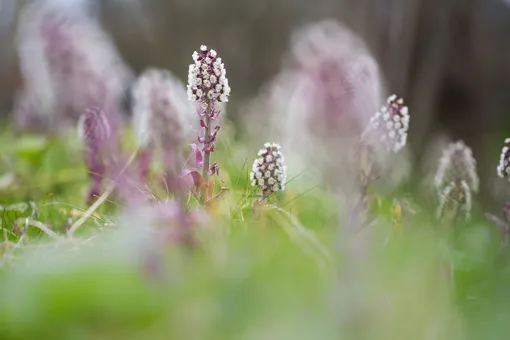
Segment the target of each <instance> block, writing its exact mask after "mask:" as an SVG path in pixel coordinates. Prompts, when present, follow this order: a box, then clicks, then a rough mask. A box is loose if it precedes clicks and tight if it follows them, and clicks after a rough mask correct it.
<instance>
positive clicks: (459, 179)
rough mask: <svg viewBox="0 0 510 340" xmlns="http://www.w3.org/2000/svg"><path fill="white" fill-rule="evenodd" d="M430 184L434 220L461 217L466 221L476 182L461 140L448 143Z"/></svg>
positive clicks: (468, 151) (473, 166)
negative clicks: (432, 186)
mask: <svg viewBox="0 0 510 340" xmlns="http://www.w3.org/2000/svg"><path fill="white" fill-rule="evenodd" d="M434 182H435V187H436V190H437V193H438V196H439V206H438V210H437V217H438V218H439V219H447V220H451V221H455V220H457V219H458V216H459V215H461V216H462V217H463V218H464V220H469V219H470V217H471V206H472V194H473V193H477V192H478V188H479V183H480V181H479V179H478V174H477V172H476V160H475V158H474V157H473V153H472V151H471V148H469V147H468V146H466V145H465V144H464V142H462V141H458V142H456V143H450V145H449V146H448V147H447V148H446V149H445V150H443V156H442V157H441V159H440V160H439V167H438V169H437V173H436V177H435V180H434Z"/></svg>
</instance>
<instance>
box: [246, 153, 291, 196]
mask: <svg viewBox="0 0 510 340" xmlns="http://www.w3.org/2000/svg"><path fill="white" fill-rule="evenodd" d="M280 148H281V147H280V145H278V144H276V143H265V144H264V148H262V149H260V150H259V152H258V156H259V158H257V159H255V161H254V162H253V167H252V171H251V172H250V180H251V185H252V186H254V187H258V188H260V189H261V190H262V199H263V200H265V199H267V198H268V197H269V196H271V195H272V194H274V193H276V192H278V191H280V190H282V191H283V190H285V181H286V180H287V168H286V166H285V159H284V157H283V154H282V153H281V151H280Z"/></svg>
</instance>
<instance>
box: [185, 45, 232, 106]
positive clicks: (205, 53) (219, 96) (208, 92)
mask: <svg viewBox="0 0 510 340" xmlns="http://www.w3.org/2000/svg"><path fill="white" fill-rule="evenodd" d="M193 60H194V61H195V63H194V64H191V65H189V73H188V99H189V101H191V102H197V101H198V102H200V103H201V104H202V108H203V109H204V110H206V109H207V108H208V106H209V103H211V102H222V103H225V102H228V97H229V95H230V86H229V85H228V79H227V77H226V70H225V66H224V65H223V63H222V61H221V58H219V57H218V55H217V53H216V51H215V50H212V49H211V50H209V49H208V48H207V46H205V45H202V46H201V47H200V51H199V52H196V51H195V53H193Z"/></svg>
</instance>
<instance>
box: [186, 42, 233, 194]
mask: <svg viewBox="0 0 510 340" xmlns="http://www.w3.org/2000/svg"><path fill="white" fill-rule="evenodd" d="M193 60H194V62H195V63H194V64H191V65H190V66H189V74H188V100H189V101H190V102H196V103H197V113H198V115H199V117H200V127H201V128H202V129H203V135H200V134H199V135H198V144H199V145H202V146H201V147H199V146H197V145H196V144H192V145H191V147H192V148H193V150H194V152H195V155H196V164H197V167H199V168H201V175H200V176H201V180H200V181H199V183H196V182H197V181H195V183H196V184H198V185H200V186H201V189H202V190H201V201H202V203H205V202H206V201H207V200H209V198H210V190H211V189H212V187H211V185H210V183H209V176H211V175H214V174H215V173H217V172H218V169H219V167H218V164H217V163H213V164H211V154H212V152H214V146H215V144H216V135H217V133H218V131H219V129H220V126H219V125H215V126H213V124H214V122H215V121H216V120H217V119H218V117H219V114H220V111H219V110H217V109H216V104H217V103H220V102H221V103H226V102H228V98H229V95H230V86H229V85H228V79H227V77H226V70H225V66H224V65H223V63H222V60H221V58H219V57H218V55H217V53H216V51H215V50H212V49H208V48H207V46H205V45H202V46H201V47H200V51H199V52H196V51H195V52H194V53H193ZM195 176H196V174H195Z"/></svg>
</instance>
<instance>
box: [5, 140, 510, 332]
mask: <svg viewBox="0 0 510 340" xmlns="http://www.w3.org/2000/svg"><path fill="white" fill-rule="evenodd" d="M226 140H227V141H228V138H224V139H222V140H220V141H219V144H218V148H217V150H218V152H217V153H218V156H217V157H218V160H219V162H220V164H221V166H222V176H223V178H224V179H225V182H226V186H228V188H229V190H228V191H227V192H226V193H225V194H224V196H223V197H222V200H221V202H220V204H219V205H218V206H217V207H216V208H215V209H214V211H213V214H212V217H211V221H210V222H209V223H208V224H207V228H204V229H201V230H200V231H199V232H198V238H199V244H200V246H199V247H198V248H196V249H193V250H191V251H190V250H189V249H187V248H185V247H182V246H179V245H168V246H167V247H165V248H164V249H163V251H161V252H158V251H156V250H155V248H154V247H151V244H152V243H151V236H153V235H151V233H150V231H147V230H146V229H144V228H138V226H139V225H140V224H143V223H144V220H143V218H142V217H140V216H136V215H135V216H132V215H130V214H129V212H125V211H122V209H121V207H120V206H119V205H118V204H116V203H115V201H114V200H112V201H109V202H106V204H104V205H103V206H101V207H100V208H99V209H98V210H97V211H96V212H94V214H93V215H92V216H91V218H89V219H88V220H87V221H86V222H85V224H84V225H83V226H82V227H81V228H80V230H79V236H80V237H79V238H75V239H73V240H52V239H50V238H49V237H48V236H47V235H46V234H45V233H43V232H41V231H40V230H39V229H37V228H33V227H32V226H30V225H28V224H27V223H25V222H26V221H27V220H37V221H40V222H42V223H44V224H45V225H47V226H48V227H49V228H51V230H53V231H54V232H55V233H57V234H58V235H65V231H66V228H68V227H69V225H70V223H72V222H73V221H75V220H76V219H77V218H79V217H80V216H81V214H82V213H83V211H85V210H86V209H87V207H86V206H85V205H84V202H83V201H84V192H85V187H86V185H87V177H86V173H85V169H84V167H83V164H82V159H81V151H80V147H79V145H78V142H77V141H76V139H75V137H73V136H71V135H70V136H64V137H37V136H32V135H23V136H20V137H15V136H14V135H12V133H11V132H3V133H1V134H0V145H1V149H0V214H1V217H2V224H1V225H0V228H1V233H0V256H1V263H2V266H1V267H0V338H1V339H36V338H37V339H169V338H170V339H293V340H295V339H338V338H341V339H485V338H487V339H508V338H509V336H510V328H508V322H509V321H510V290H509V288H508V287H510V265H509V262H508V260H507V259H508V257H509V256H510V254H509V252H508V249H507V248H506V247H501V246H500V240H499V235H498V234H497V231H496V228H495V227H494V226H493V225H491V224H490V223H489V222H487V221H486V220H485V219H484V218H483V217H481V216H479V217H478V218H476V216H475V218H474V219H473V220H472V221H471V222H470V223H467V224H465V225H445V224H443V223H437V222H436V221H435V220H434V217H433V214H432V213H431V212H430V211H428V210H427V209H419V210H418V209H410V208H409V207H410V205H409V204H404V203H405V200H404V199H403V198H402V197H398V195H396V197H379V198H378V199H377V200H376V201H375V202H374V206H373V212H374V214H375V215H376V216H377V219H376V220H375V221H374V222H373V223H372V224H370V225H368V226H367V227H366V228H369V229H370V231H371V233H370V234H371V236H372V237H370V238H368V239H367V240H366V242H368V243H367V244H368V245H369V247H368V248H367V249H365V250H364V251H363V252H362V254H361V255H360V258H359V259H358V258H351V257H348V256H346V254H347V253H348V252H346V250H345V247H346V243H345V242H342V240H345V239H347V238H348V237H352V240H351V241H352V242H353V243H356V242H358V241H359V240H362V239H363V238H364V237H366V235H367V234H368V233H367V231H366V230H361V231H359V233H357V234H356V235H354V236H352V235H350V236H349V235H347V234H346V233H345V232H344V231H343V229H342V228H340V229H339V227H338V226H337V225H336V222H335V221H336V203H335V200H334V199H333V197H332V196H331V195H330V194H328V193H327V192H325V191H323V190H322V189H320V188H319V187H318V185H317V183H308V184H309V186H308V187H304V188H303V187H302V186H299V185H293V183H292V181H293V180H291V181H290V183H289V185H288V190H286V192H285V193H284V194H281V195H279V196H278V197H276V198H275V200H274V205H273V206H269V207H265V208H263V209H260V210H259V212H258V215H257V218H254V216H253V205H252V203H253V190H252V188H251V187H250V186H249V182H248V178H247V177H248V176H247V174H248V169H249V167H250V165H251V158H252V155H253V154H254V150H247V149H246V148H245V147H244V144H243V143H242V142H241V141H236V142H234V141H233V140H231V141H229V142H225V141H226ZM298 180H299V178H298V179H296V181H298ZM308 184H307V185H308ZM406 200H407V198H406ZM340 220H341V224H346V223H347V221H343V220H342V219H340ZM24 221H25V222H24ZM349 242H350V241H349ZM358 262H359V264H358Z"/></svg>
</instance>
